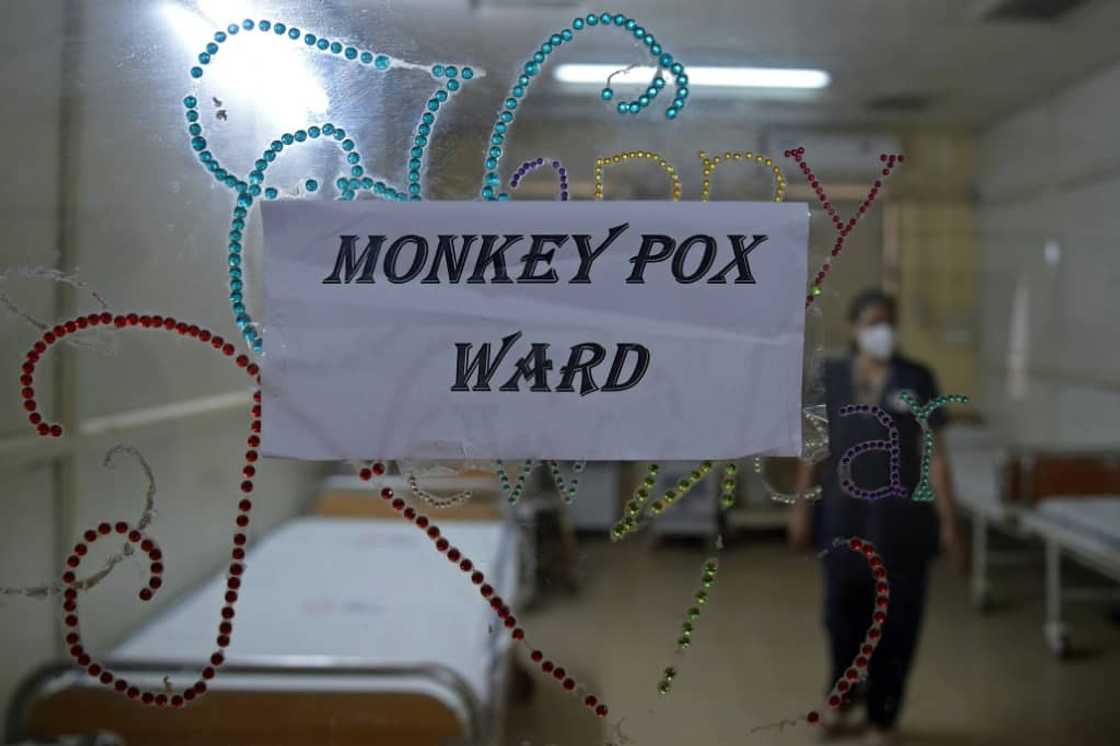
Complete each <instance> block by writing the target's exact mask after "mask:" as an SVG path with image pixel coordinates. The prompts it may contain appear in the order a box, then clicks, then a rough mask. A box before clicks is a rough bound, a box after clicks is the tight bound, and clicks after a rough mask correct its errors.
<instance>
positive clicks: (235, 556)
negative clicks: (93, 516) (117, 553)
mask: <svg viewBox="0 0 1120 746" xmlns="http://www.w3.org/2000/svg"><path fill="white" fill-rule="evenodd" d="M98 327H110V328H116V329H123V328H126V327H140V328H143V329H151V330H159V331H175V332H177V333H178V334H179V335H180V336H183V337H189V338H191V339H194V340H197V341H198V342H201V343H203V344H208V345H209V346H210V347H211V348H212V349H214V350H216V351H219V352H221V353H222V354H223V355H224V356H226V357H229V358H233V356H234V353H235V352H236V348H235V347H234V346H233V344H232V343H230V342H227V341H225V340H224V339H223V338H222V337H220V336H218V335H215V334H213V333H211V332H210V331H209V330H207V329H203V328H200V327H199V326H197V325H195V324H188V323H186V322H183V321H177V320H176V319H174V318H172V317H170V316H168V317H163V316H160V315H149V314H137V313H128V314H117V315H113V314H111V313H109V312H108V311H103V312H100V313H91V314H88V315H84V316H78V317H76V318H74V319H70V320H68V321H65V322H63V323H61V324H57V325H55V326H54V327H53V328H52V329H51V330H50V331H47V332H45V333H44V334H43V335H42V337H41V338H40V339H39V340H37V341H36V342H35V344H34V345H33V346H32V347H31V349H30V350H29V351H28V352H27V356H26V358H25V359H24V362H23V364H22V368H21V376H20V384H21V386H22V389H21V394H22V396H23V400H24V403H23V407H24V409H25V410H26V411H27V413H28V415H27V418H28V421H29V422H30V423H31V426H32V427H33V428H34V429H35V432H36V433H38V434H39V435H41V436H43V437H54V438H57V437H61V435H62V433H63V428H62V425H60V424H58V423H52V422H49V421H47V420H46V419H45V418H44V417H43V415H42V414H41V413H40V412H39V409H38V403H37V402H36V400H35V389H34V375H35V367H36V365H37V364H38V363H39V361H40V359H41V358H42V356H43V355H44V354H45V353H46V352H47V351H48V350H49V349H51V347H52V346H53V345H54V344H56V343H57V342H60V341H62V340H63V339H65V338H66V337H67V336H68V335H71V334H77V333H81V332H83V331H86V330H90V329H96V328H98ZM234 362H235V363H236V365H237V367H239V368H241V369H242V370H244V371H245V373H246V374H247V375H248V376H249V378H250V379H251V380H252V381H253V382H254V383H255V384H257V385H259V384H260V376H259V373H260V369H259V368H258V366H257V365H256V363H253V362H251V361H250V360H249V358H248V356H247V355H238V356H237V357H236V358H234ZM260 399H261V396H260V390H259V389H257V390H255V391H254V392H253V401H254V403H253V406H252V410H251V417H250V422H249V437H248V439H247V441H246V442H247V444H248V450H247V451H246V452H245V465H244V466H243V467H242V470H241V472H242V477H243V479H242V482H241V492H242V494H243V497H242V498H241V500H240V501H239V502H238V506H237V515H236V517H235V519H234V525H235V526H236V528H235V532H234V535H233V550H232V561H231V563H230V565H229V571H228V575H227V578H226V589H227V590H226V595H225V605H224V606H223V607H222V609H221V612H220V620H219V623H218V637H217V649H216V650H215V651H214V653H213V654H211V656H210V661H209V664H208V665H205V666H203V668H202V669H201V670H200V672H199V678H198V680H197V681H195V683H194V684H192V685H191V686H189V687H187V688H185V689H182V690H180V691H178V692H176V691H174V690H170V689H168V690H142V689H140V688H139V687H137V686H134V685H130V684H129V682H128V681H127V680H126V679H124V678H121V677H120V676H118V675H116V674H115V673H113V671H112V670H110V669H108V668H106V667H105V665H104V664H103V663H101V662H98V661H97V660H95V659H94V658H93V656H91V655H90V654H89V653H88V652H87V651H86V650H85V648H84V647H83V646H82V642H81V629H80V624H79V615H78V592H79V591H81V590H86V589H88V587H89V584H88V582H87V583H86V584H85V585H83V584H82V583H83V582H82V581H80V580H79V579H78V576H77V570H78V567H79V566H80V565H81V563H82V558H83V557H85V556H86V554H87V553H88V552H89V547H90V545H91V544H92V543H94V542H95V541H97V540H98V539H99V538H101V537H103V536H108V535H110V534H113V533H116V534H117V535H120V536H122V537H125V539H126V540H127V541H128V543H129V544H130V545H132V546H136V547H139V549H140V551H142V552H144V553H145V554H147V555H148V559H149V561H150V564H149V567H148V571H149V577H148V581H147V583H146V584H145V586H144V587H143V588H141V589H140V591H139V593H138V596H139V598H140V600H141V601H145V602H146V601H150V600H152V598H153V597H154V596H155V594H156V592H157V591H158V590H159V588H160V587H161V586H162V584H163V571H164V565H163V553H162V550H160V548H159V545H158V544H157V543H156V541H155V540H154V539H153V538H151V537H150V536H149V535H148V534H147V533H145V532H144V531H143V529H142V528H141V527H140V523H137V524H135V525H133V524H129V523H126V522H124V521H118V522H117V523H115V524H110V523H107V522H103V523H100V524H98V526H97V527H96V528H91V529H89V530H87V531H85V532H84V533H83V535H82V538H83V541H81V542H79V543H78V544H76V545H75V546H74V550H73V553H72V554H71V555H70V556H69V557H67V558H66V570H65V571H64V572H63V573H62V577H61V581H62V587H63V592H62V595H63V604H62V609H63V612H64V617H63V623H64V625H65V626H66V628H67V630H68V631H67V632H66V637H65V639H66V645H67V648H68V650H69V652H70V656H71V657H72V658H73V659H74V661H75V662H76V663H77V664H78V665H79V666H81V667H82V668H84V669H85V670H86V673H88V674H89V675H90V676H91V677H93V678H94V679H96V680H97V681H99V682H101V683H102V684H103V685H105V686H106V687H110V688H112V689H113V690H114V691H116V692H118V693H120V694H121V695H123V696H126V697H128V698H129V699H132V700H137V701H139V702H141V703H143V704H146V705H153V706H156V707H164V706H167V705H170V706H172V707H182V706H184V705H186V704H189V703H190V702H191V701H193V700H194V699H196V698H198V697H201V696H202V695H203V694H205V693H206V691H207V683H206V682H207V681H209V680H211V679H213V678H214V676H215V675H216V674H217V669H218V668H220V667H221V665H222V663H223V662H224V660H225V656H224V654H223V652H222V651H223V650H224V649H225V648H227V647H228V646H229V644H230V638H231V636H232V634H233V617H234V605H235V604H236V603H237V596H238V594H237V589H238V588H240V587H241V575H242V574H243V573H244V569H245V567H244V565H243V564H242V562H241V560H243V559H244V557H245V549H244V546H245V543H246V541H247V540H248V537H247V536H246V535H245V533H244V531H245V530H246V529H247V528H248V526H249V512H250V510H252V507H253V504H252V502H251V501H250V500H249V498H248V494H249V493H251V492H252V491H253V477H254V475H255V474H256V466H254V464H255V463H256V461H257V460H258V459H259V453H258V452H257V450H256V449H257V447H258V446H259V445H260V434H259V433H260V431H261V421H260V414H261V406H260ZM141 522H143V518H141Z"/></svg>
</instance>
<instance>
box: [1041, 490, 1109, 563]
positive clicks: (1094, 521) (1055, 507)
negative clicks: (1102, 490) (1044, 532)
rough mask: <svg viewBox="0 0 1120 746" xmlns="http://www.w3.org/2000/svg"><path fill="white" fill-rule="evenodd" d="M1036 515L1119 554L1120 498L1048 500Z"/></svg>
mask: <svg viewBox="0 0 1120 746" xmlns="http://www.w3.org/2000/svg"><path fill="white" fill-rule="evenodd" d="M1037 512H1038V514H1039V517H1040V518H1044V519H1046V520H1049V521H1052V522H1054V523H1056V524H1058V525H1060V526H1062V527H1063V528H1066V529H1068V530H1070V531H1075V532H1078V533H1080V534H1083V535H1085V536H1086V537H1092V538H1093V539H1095V540H1096V542H1098V543H1103V544H1105V545H1107V546H1108V547H1109V548H1110V549H1111V550H1112V551H1120V495H1099V496H1093V497H1071V498H1061V497H1058V498H1047V499H1046V500H1043V501H1042V502H1040V503H1039V505H1038V509H1037ZM1035 524H1036V525H1038V522H1037V521H1036V522H1035Z"/></svg>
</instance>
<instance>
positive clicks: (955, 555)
mask: <svg viewBox="0 0 1120 746" xmlns="http://www.w3.org/2000/svg"><path fill="white" fill-rule="evenodd" d="M941 550H942V551H943V552H944V553H945V555H946V556H947V557H948V558H949V562H950V563H951V564H952V567H953V571H954V572H956V573H957V574H958V575H964V574H965V573H966V572H967V571H968V548H967V547H966V546H965V543H964V541H962V540H961V535H960V532H959V531H957V526H956V524H955V523H949V524H947V525H945V526H942V527H941Z"/></svg>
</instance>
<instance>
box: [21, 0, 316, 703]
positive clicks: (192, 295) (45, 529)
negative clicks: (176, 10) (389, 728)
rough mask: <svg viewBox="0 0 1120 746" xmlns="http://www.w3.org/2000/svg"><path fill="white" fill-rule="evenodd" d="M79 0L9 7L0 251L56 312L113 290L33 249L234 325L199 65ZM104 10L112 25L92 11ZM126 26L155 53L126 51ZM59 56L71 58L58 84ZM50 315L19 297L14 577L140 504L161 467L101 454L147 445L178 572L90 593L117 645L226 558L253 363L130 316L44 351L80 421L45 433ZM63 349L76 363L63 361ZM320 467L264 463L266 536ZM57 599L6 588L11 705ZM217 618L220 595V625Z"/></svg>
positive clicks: (132, 299)
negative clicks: (202, 166)
mask: <svg viewBox="0 0 1120 746" xmlns="http://www.w3.org/2000/svg"><path fill="white" fill-rule="evenodd" d="M81 5H82V4H70V5H66V4H63V3H34V2H17V3H13V4H11V5H10V6H6V8H5V11H6V17H7V18H8V23H6V24H3V26H2V27H0V48H2V49H4V50H5V58H4V60H3V64H2V65H0V96H2V97H3V100H5V101H8V102H12V101H17V100H18V101H19V104H18V105H13V106H5V107H0V136H2V137H4V138H5V139H6V140H7V141H9V142H13V141H18V142H19V143H20V145H19V147H13V148H8V149H7V156H6V162H5V177H4V178H3V179H0V225H3V231H4V235H3V239H2V240H0V271H4V272H6V275H5V277H4V279H3V280H2V281H0V293H3V294H4V295H5V296H6V297H7V298H9V299H11V301H13V302H14V303H16V304H17V305H18V306H19V307H20V309H21V310H22V311H24V312H26V313H28V314H29V315H31V316H34V317H37V318H39V319H44V320H54V319H60V318H63V317H65V316H66V315H67V314H68V313H73V312H75V311H80V312H90V311H93V310H97V309H98V308H99V306H98V305H97V303H96V302H95V301H94V300H93V298H92V297H91V296H90V295H89V294H88V293H86V292H85V291H80V290H79V291H74V290H71V289H68V288H64V287H62V286H59V285H56V284H54V283H52V282H49V281H46V280H41V279H39V280H28V279H23V278H21V270H20V269H19V268H20V267H30V266H34V267H45V268H55V269H60V270H62V271H64V272H67V273H76V274H77V275H78V276H79V277H80V279H81V281H82V282H85V283H88V284H89V286H90V287H91V288H93V289H95V290H96V291H97V292H98V293H99V294H100V295H101V296H103V297H104V298H105V300H106V301H107V302H108V304H109V307H110V309H111V310H113V311H119V310H127V309H134V310H137V311H139V312H145V311H148V312H153V313H156V312H159V313H164V314H172V315H175V316H177V317H179V318H182V319H184V320H187V319H189V320H191V321H194V322H196V323H199V324H202V325H204V326H207V327H209V328H211V329H213V330H214V331H215V332H217V333H219V334H222V335H223V336H225V337H227V338H230V339H238V332H237V329H236V327H234V325H233V323H232V319H231V317H230V313H229V306H228V301H227V300H226V292H227V291H226V290H225V277H224V272H223V269H224V261H223V253H224V251H223V250H224V245H225V240H226V237H225V232H226V231H227V230H228V222H227V221H228V217H227V216H228V211H229V209H230V202H231V200H230V198H229V192H228V191H227V190H225V189H220V188H218V187H217V186H213V187H212V186H211V184H212V182H209V181H208V180H207V179H205V178H203V176H202V172H201V171H199V170H198V168H197V166H195V165H193V164H192V163H191V162H190V155H189V154H188V153H187V152H185V151H188V150H189V149H185V148H183V142H184V140H183V137H182V136H181V133H182V132H183V126H184V123H183V120H182V116H183V114H182V109H181V107H180V106H177V105H168V104H167V103H166V102H167V99H168V97H169V96H170V95H171V93H174V92H177V91H179V90H180V89H183V88H185V85H182V81H181V79H178V80H176V82H177V83H178V84H177V85H171V86H169V85H167V84H168V79H167V78H165V77H164V74H163V71H164V68H163V66H160V65H154V64H153V63H154V61H158V60H159V58H160V56H161V55H163V54H164V50H160V49H157V48H154V47H145V46H144V45H143V44H142V43H141V41H138V40H124V43H122V41H121V40H117V42H115V43H110V42H111V40H113V39H114V38H115V36H116V34H117V33H118V32H119V30H118V29H114V28H113V23H114V22H113V16H112V14H94V13H91V12H83V13H78V14H76V15H75V14H70V15H68V14H67V12H66V8H67V7H70V8H74V7H75V6H77V7H79V8H80V7H81ZM87 10H88V8H87ZM75 24H86V26H85V30H84V31H83V32H82V35H83V38H86V39H98V40H103V41H105V43H104V44H101V43H82V44H74V43H72V42H73V40H74V39H75V38H76V35H77V33H78V32H77V30H76V28H75ZM96 24H99V25H101V26H103V28H97V27H94V28H90V25H96ZM129 43H131V45H132V46H131V48H132V49H141V50H147V51H148V53H149V54H150V55H151V58H150V59H143V60H135V59H134V60H132V61H131V62H130V61H129V60H128V59H126V57H127V56H128V55H127V54H126V50H127V49H128V48H129V46H128V44H129ZM175 61H176V63H177V64H176V67H177V68H179V69H180V70H181V69H185V68H184V67H183V64H182V61H180V60H178V59H176V60H175ZM64 67H66V68H68V69H69V70H70V74H69V76H68V78H67V80H68V84H67V87H66V89H65V90H62V85H63V84H62V81H63V74H62V70H63V68H64ZM75 70H77V72H75ZM157 71H158V72H157ZM166 72H167V75H168V77H170V71H169V70H168V71H166ZM180 77H181V76H180ZM60 93H61V94H64V95H60ZM179 95H181V94H179ZM177 100H178V96H176V97H175V98H173V99H172V101H173V102H174V101H177ZM154 103H158V105H153V104H154ZM79 204H80V208H79V207H78V205H79ZM223 224H226V227H223ZM37 334H38V332H37V331H36V330H35V329H34V328H33V327H32V326H31V325H30V324H28V323H26V322H25V321H24V320H23V319H20V318H18V317H17V316H15V315H14V314H11V313H4V315H3V317H2V323H0V367H2V369H3V370H4V371H7V372H8V373H9V376H8V377H7V378H6V379H5V383H6V384H7V386H8V388H7V389H6V394H5V395H3V396H0V485H2V486H3V489H2V500H3V502H2V504H0V587H12V586H36V585H41V584H44V583H48V582H53V581H55V580H57V578H58V577H59V576H60V574H61V573H62V567H63V563H64V561H65V559H66V557H67V555H68V554H69V552H70V550H71V549H72V547H73V546H74V544H75V543H76V541H77V540H78V539H79V537H80V534H81V532H82V531H83V530H85V529H86V528H89V527H91V526H95V525H96V524H97V523H98V522H100V521H118V520H123V521H129V522H135V521H136V520H137V519H138V518H139V516H140V514H141V511H142V510H143V507H144V495H145V488H146V482H145V478H144V474H143V471H142V470H141V468H140V466H139V465H138V463H137V462H136V461H134V460H132V459H131V458H130V457H128V456H122V457H118V458H117V459H115V460H114V462H113V465H112V468H108V469H107V468H104V467H103V466H102V460H103V458H104V455H105V453H106V451H108V450H109V449H110V448H112V447H113V446H114V445H115V444H117V443H126V444H132V445H135V446H137V447H138V448H139V449H140V451H141V452H142V453H143V455H144V457H145V458H146V459H147V461H148V462H149V463H150V465H151V467H152V469H153V471H154V474H155V481H156V494H155V508H156V510H155V515H154V519H153V521H152V523H151V526H150V528H149V531H150V532H151V534H152V535H153V536H154V538H155V539H156V540H157V541H158V542H159V543H160V544H161V546H162V548H163V549H164V552H165V556H166V560H165V566H166V570H165V574H164V579H165V584H164V586H163V588H162V589H161V590H160V593H158V594H157V595H156V598H155V599H154V600H153V601H152V602H151V603H143V602H141V601H139V600H138V599H137V597H136V593H137V591H138V590H139V588H140V587H141V584H142V583H143V582H144V578H145V573H146V567H145V566H144V565H141V564H140V563H139V562H136V561H129V562H125V563H123V564H122V565H120V566H118V567H117V568H116V569H115V571H114V572H113V573H112V574H111V575H110V576H109V578H108V579H107V580H106V581H105V582H103V583H102V584H101V585H100V586H99V587H98V588H96V589H95V590H93V591H91V592H90V593H87V594H83V596H82V601H81V612H82V614H81V618H82V633H83V637H84V638H85V640H87V641H88V647H89V648H91V649H92V650H94V651H97V652H106V651H107V650H108V649H109V648H110V647H111V646H112V645H113V644H114V643H115V642H116V641H118V640H119V639H121V638H122V636H124V635H125V634H126V633H127V632H128V630H130V629H132V628H134V627H135V626H136V625H137V624H139V623H140V622H141V621H142V620H143V619H145V618H146V617H147V616H148V615H150V614H152V613H153V612H156V611H158V610H159V609H160V608H161V606H163V605H164V604H165V603H170V602H173V600H174V598H175V597H176V596H177V595H180V594H181V593H182V592H184V591H185V590H187V589H189V588H191V587H192V586H194V585H196V584H198V583H199V582H200V581H202V580H203V579H204V578H207V577H209V576H211V575H212V574H213V573H215V572H218V571H219V570H220V568H221V567H222V566H223V565H224V564H226V563H227V562H228V560H229V555H228V552H229V547H230V545H231V536H232V534H233V532H234V524H233V519H234V516H235V511H236V507H237V501H238V500H239V499H240V498H241V496H242V495H241V493H240V491H239V488H238V485H239V483H240V481H241V475H240V470H241V465H242V463H243V453H244V451H245V438H246V436H247V435H248V425H249V399H248V381H247V380H246V378H245V375H244V373H242V372H240V371H238V370H236V369H235V368H234V366H233V365H232V364H231V363H230V362H229V361H228V360H227V359H224V358H223V356H221V355H220V354H216V353H214V351H213V350H211V349H209V348H206V349H204V348H203V345H201V344H199V343H197V342H189V341H186V340H183V339H180V338H178V335H173V334H165V333H156V332H146V331H139V330H136V331H132V330H130V331H128V332H125V333H121V334H107V335H105V337H104V338H103V339H101V340H98V341H96V342H95V343H94V344H93V346H92V347H85V348H82V349H77V348H73V347H70V348H64V347H63V346H62V345H60V346H59V347H60V348H61V349H58V350H56V351H53V352H51V353H49V354H48V355H47V356H46V357H45V358H44V362H43V363H42V364H40V365H39V366H38V369H37V371H36V380H35V389H36V398H37V400H38V401H39V402H40V408H41V410H42V411H43V413H44V416H46V417H47V418H48V419H52V420H56V419H57V420H58V421H61V422H62V423H63V424H64V425H66V426H67V428H68V432H67V436H66V437H64V438H62V439H59V440H54V439H42V438H39V437H38V436H35V435H33V433H32V431H31V428H30V427H28V424H27V419H26V413H25V412H24V411H23V409H22V406H21V402H20V400H19V398H18V396H17V392H16V390H15V389H14V388H13V387H14V386H15V384H16V376H15V374H16V371H17V370H18V369H19V366H20V363H21V361H22V358H23V355H24V353H25V352H26V350H27V349H28V348H29V346H30V345H31V343H32V342H34V340H35V338H36V336H37ZM62 358H65V359H66V363H67V365H65V366H56V365H55V363H56V362H58V360H60V359H62ZM227 395H228V396H227ZM237 396H241V397H242V399H241V401H236V400H235V398H234V397H237ZM168 405H171V406H172V407H173V408H174V407H178V408H180V409H181V411H180V412H178V413H172V414H171V415H170V416H169V417H168V418H166V419H163V420H161V421H159V422H155V423H153V424H149V425H134V426H123V427H122V426H121V423H119V422H118V423H117V426H116V427H114V426H112V425H113V423H112V420H106V419H105V418H106V417H110V418H111V417H113V416H116V415H119V414H121V413H132V414H137V413H144V412H146V413H147V414H151V413H152V408H156V411H157V414H158V411H159V408H161V407H165V406H168ZM207 406H209V407H210V409H209V410H208V411H207ZM192 413H193V414H192ZM81 423H86V425H87V426H88V425H89V424H90V423H95V424H99V426H100V427H101V430H100V431H99V432H96V433H92V432H89V428H88V427H87V428H86V430H87V432H86V434H84V435H82V434H80V431H81V427H80V425H81ZM321 468H322V467H321V466H320V465H317V464H310V465H307V464H298V463H294V462H283V461H278V462H269V463H268V465H267V466H266V467H265V468H263V469H261V470H260V472H259V477H258V479H257V480H256V482H257V489H256V492H255V493H254V495H253V497H254V498H255V505H254V509H253V516H254V522H253V526H252V530H251V536H254V537H259V536H261V535H263V534H264V533H265V532H266V531H267V530H268V529H269V527H271V526H273V525H275V524H276V523H277V522H279V521H282V520H284V519H285V518H287V517H289V516H291V515H294V514H295V513H297V512H299V510H300V509H301V508H302V507H303V505H304V503H305V501H307V500H308V499H309V498H310V497H311V494H312V490H313V488H314V484H315V483H316V481H317V479H318V476H319V474H320V473H321ZM119 549H120V546H119V543H118V542H116V541H110V542H100V543H99V545H98V546H97V548H95V549H94V551H92V552H91V553H90V554H89V555H88V556H87V559H86V561H85V563H84V564H83V570H84V569H85V568H86V567H89V568H90V569H91V570H96V569H98V568H99V567H100V566H101V563H102V562H103V561H104V560H105V559H107V558H108V556H109V555H110V554H111V553H113V552H116V551H119ZM249 572H250V573H251V572H252V568H250V569H249ZM58 611H59V608H58V603H57V600H55V599H51V600H39V599H31V598H26V597H23V596H19V595H0V632H2V634H0V661H3V664H4V665H3V666H0V708H4V707H6V706H7V704H8V702H9V701H10V697H11V695H12V693H13V691H14V688H15V686H16V685H17V683H18V682H19V681H20V680H21V679H22V678H23V677H24V676H25V675H26V674H27V673H28V672H30V671H31V670H32V669H33V668H35V667H36V666H39V665H41V664H43V663H45V662H47V661H49V660H52V659H61V658H63V657H64V656H65V648H64V646H63V644H62V642H63V641H62V637H63V633H62V631H61V621H60V614H59V613H58ZM217 620H218V609H217V608H215V610H214V625H215V634H216V630H217ZM171 644H173V641H172V642H171Z"/></svg>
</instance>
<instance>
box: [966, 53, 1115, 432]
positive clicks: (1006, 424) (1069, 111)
mask: <svg viewBox="0 0 1120 746" xmlns="http://www.w3.org/2000/svg"><path fill="white" fill-rule="evenodd" d="M1117 122H1120V65H1117V66H1113V67H1110V68H1108V69H1105V70H1101V71H1100V72H1098V73H1097V74H1095V75H1093V76H1091V77H1090V78H1088V79H1087V80H1084V81H1081V82H1079V83H1077V84H1074V85H1071V86H1069V87H1068V88H1066V89H1065V90H1063V91H1061V92H1060V93H1058V94H1056V95H1053V96H1050V97H1047V98H1045V99H1042V100H1040V101H1039V102H1038V103H1036V104H1034V105H1032V106H1031V107H1029V108H1027V109H1025V110H1022V111H1019V112H1015V113H1013V114H1011V115H1009V116H1008V117H1006V118H1005V119H1003V120H1002V121H1000V122H999V123H998V124H996V125H994V126H992V127H990V128H989V129H987V130H986V131H985V132H983V133H982V135H981V137H980V138H979V141H978V147H977V155H976V157H977V193H978V194H977V196H978V217H977V222H978V232H979V236H980V243H981V247H982V252H981V273H982V276H981V278H980V283H979V285H980V288H981V300H980V308H981V315H980V331H981V357H980V371H981V377H982V383H983V386H982V391H983V395H982V398H981V405H980V406H981V407H982V408H983V409H984V410H985V413H986V414H987V415H988V416H989V418H990V420H991V421H992V423H993V425H994V427H995V428H996V430H997V431H998V432H1000V433H1001V434H1003V435H1005V436H1007V437H1008V438H1010V439H1011V440H1012V441H1017V442H1024V443H1028V444H1030V445H1042V446H1049V445H1061V446H1064V447H1073V448H1080V447H1085V448H1095V447H1104V446H1108V447H1112V448H1115V447H1116V445H1117V443H1118V442H1120V331H1118V330H1117V320H1118V319H1120V314H1118V313H1117V311H1116V307H1115V303H1114V299H1115V298H1116V296H1117V294H1118V293H1120V250H1118V240H1120V210H1117V209H1116V205H1117V204H1120V155H1118V154H1117V150H1116V148H1115V147H1114V144H1115V138H1116V125H1117Z"/></svg>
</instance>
